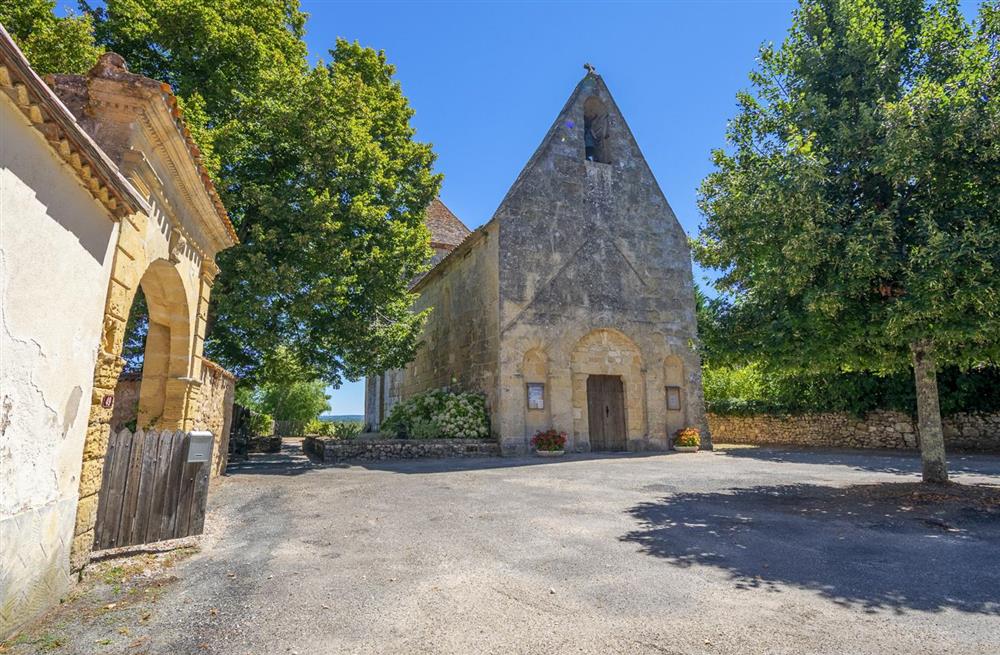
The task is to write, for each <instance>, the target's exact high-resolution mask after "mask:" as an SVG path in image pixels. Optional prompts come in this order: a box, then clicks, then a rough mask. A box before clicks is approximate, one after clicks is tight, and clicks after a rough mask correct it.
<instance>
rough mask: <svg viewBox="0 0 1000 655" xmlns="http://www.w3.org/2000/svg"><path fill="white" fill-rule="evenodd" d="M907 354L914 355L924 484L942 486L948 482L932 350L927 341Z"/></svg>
mask: <svg viewBox="0 0 1000 655" xmlns="http://www.w3.org/2000/svg"><path fill="white" fill-rule="evenodd" d="M910 350H911V351H912V352H913V378H914V381H915V383H916V387H917V432H918V433H919V435H920V458H921V459H922V460H923V465H924V482H934V483H938V484H944V483H946V482H948V464H947V462H945V457H944V432H943V431H942V429H941V406H940V405H939V404H938V387H937V369H936V364H935V361H934V348H933V345H932V344H931V342H929V341H916V342H914V343H913V344H911V346H910Z"/></svg>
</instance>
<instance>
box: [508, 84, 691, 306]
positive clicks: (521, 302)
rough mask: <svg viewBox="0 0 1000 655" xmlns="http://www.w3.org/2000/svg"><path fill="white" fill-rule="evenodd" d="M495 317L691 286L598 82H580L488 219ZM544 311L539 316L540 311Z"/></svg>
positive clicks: (672, 226) (658, 198)
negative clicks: (496, 239) (495, 256)
mask: <svg viewBox="0 0 1000 655" xmlns="http://www.w3.org/2000/svg"><path fill="white" fill-rule="evenodd" d="M494 220H497V221H499V223H500V258H501V260H500V292H501V302H502V309H501V314H502V323H503V324H504V325H509V324H510V323H511V322H513V321H517V320H523V321H529V322H533V321H535V320H541V321H543V322H549V320H550V315H551V314H553V310H559V311H558V312H556V313H557V314H558V313H561V314H562V315H564V316H565V310H567V309H568V308H571V307H575V308H577V309H579V310H580V311H583V312H587V311H590V310H591V309H592V310H595V311H609V310H615V311H616V312H619V313H621V312H624V313H625V314H627V315H630V316H632V317H634V318H635V319H637V320H645V319H647V318H648V317H649V316H648V313H649V309H650V306H651V305H655V304H657V303H662V302H663V300H662V299H663V298H664V297H665V296H666V297H675V298H678V299H680V297H682V296H686V295H688V294H690V293H692V287H691V281H690V275H691V273H690V257H689V254H688V250H687V239H686V236H685V234H684V232H683V230H682V229H681V227H680V225H679V223H678V222H677V220H676V218H675V217H674V214H673V212H672V211H671V209H670V206H669V204H668V203H667V200H666V198H665V197H664V196H663V193H662V192H661V191H660V188H659V185H658V184H657V182H656V180H655V178H654V177H653V175H652V172H651V171H650V169H649V166H648V165H647V164H646V161H645V159H644V158H643V156H642V152H641V151H640V150H639V146H638V144H637V143H636V141H635V138H634V137H633V135H632V133H631V131H630V130H629V128H628V125H627V123H626V122H625V119H624V117H623V116H622V114H621V112H620V111H619V109H618V106H617V105H616V104H615V102H614V99H613V98H612V97H611V94H610V92H609V91H608V89H607V86H606V85H605V83H604V81H603V80H602V79H601V78H600V77H599V76H598V75H596V74H594V73H593V72H591V73H588V75H587V76H586V77H584V79H583V80H582V81H581V82H580V83H579V84H578V85H577V87H576V88H575V89H574V91H573V93H572V95H571V96H570V98H569V100H568V101H567V103H566V105H565V106H564V107H563V109H562V111H561V112H560V114H559V116H558V117H557V119H556V120H555V122H554V123H553V125H552V127H551V128H550V129H549V131H548V133H547V134H546V136H545V138H544V139H543V141H542V144H541V145H540V146H539V148H538V149H537V151H536V152H535V154H534V155H533V156H532V157H531V159H530V160H529V162H528V164H527V165H526V166H525V168H524V170H523V171H522V172H521V174H520V175H519V176H518V179H517V181H516V182H515V183H514V185H513V186H512V187H511V190H510V191H509V192H508V194H507V197H506V198H505V199H504V201H503V203H502V204H501V206H500V208H499V209H498V210H497V213H496V215H495V217H494ZM543 317H545V318H543Z"/></svg>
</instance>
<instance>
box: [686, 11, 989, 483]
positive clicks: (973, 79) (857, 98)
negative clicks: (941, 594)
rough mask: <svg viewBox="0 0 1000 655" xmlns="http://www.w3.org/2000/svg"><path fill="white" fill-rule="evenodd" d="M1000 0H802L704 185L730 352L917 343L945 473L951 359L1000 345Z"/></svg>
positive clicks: (846, 367)
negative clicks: (963, 7) (946, 378)
mask: <svg viewBox="0 0 1000 655" xmlns="http://www.w3.org/2000/svg"><path fill="white" fill-rule="evenodd" d="M998 2H1000V0H987V1H986V2H984V3H983V5H982V6H981V9H980V18H979V21H978V25H976V26H970V25H969V24H968V23H967V22H966V21H965V19H964V18H963V17H962V14H961V12H960V10H959V7H958V2H957V0H936V1H935V2H930V3H927V2H925V0H800V4H799V8H798V10H797V11H796V12H795V17H794V20H793V24H792V28H791V30H790V32H789V34H788V37H787V38H786V39H785V41H784V42H783V43H782V45H781V46H780V47H779V48H775V47H774V46H772V45H768V46H764V47H762V48H761V51H760V59H759V68H758V70H757V71H754V72H753V73H752V74H751V82H752V84H753V86H754V93H753V94H751V93H748V92H742V93H740V94H738V96H737V102H738V105H739V114H738V115H737V117H736V118H735V119H733V120H732V121H731V122H730V123H729V127H728V130H727V140H728V141H729V145H730V148H729V150H728V151H724V150H717V151H715V152H714V153H713V158H714V161H715V165H716V170H715V172H713V173H711V174H710V175H709V176H708V177H707V178H706V179H705V181H704V182H703V184H702V186H701V191H700V197H699V205H700V208H701V210H702V212H703V214H704V215H705V218H706V222H705V225H704V227H703V228H702V230H701V233H700V235H699V238H698V241H697V243H696V247H695V257H696V258H697V259H698V261H699V262H700V263H701V264H702V265H704V266H708V267H712V268H716V269H719V270H720V271H721V276H720V278H719V279H718V281H717V283H716V287H717V288H718V289H719V290H720V291H721V292H723V294H725V295H726V296H727V297H726V299H725V300H724V303H726V306H725V307H724V308H723V311H722V312H720V313H721V315H722V316H724V317H725V328H726V332H727V333H728V334H729V337H730V342H729V344H728V345H727V347H726V349H725V350H726V351H728V355H727V356H728V357H730V358H737V359H738V358H743V360H744V361H750V360H752V359H754V355H756V354H758V353H766V357H767V361H766V362H765V363H766V364H767V366H768V367H769V368H774V369H782V368H791V369H799V370H802V371H803V372H806V373H822V372H858V371H868V372H872V373H878V374H888V373H896V372H905V371H907V370H908V369H909V368H910V365H911V362H912V363H913V370H914V381H915V383H916V389H915V391H916V397H917V398H918V399H919V407H918V410H919V411H918V425H919V429H920V433H921V439H920V447H921V455H922V459H923V470H924V480H925V481H930V482H945V481H947V471H946V466H945V458H944V439H943V436H942V432H941V417H940V409H939V407H938V388H937V383H936V379H935V371H936V369H938V367H939V366H940V365H942V364H954V365H958V366H961V367H969V366H974V365H981V364H985V363H987V362H989V361H991V360H992V361H996V360H997V359H998V358H1000V302H998V301H1000V275H998V272H1000V95H998V91H1000V86H998V85H1000V75H998V71H1000V65H998V64H1000V4H998ZM710 355H711V356H713V357H718V356H719V355H720V353H710Z"/></svg>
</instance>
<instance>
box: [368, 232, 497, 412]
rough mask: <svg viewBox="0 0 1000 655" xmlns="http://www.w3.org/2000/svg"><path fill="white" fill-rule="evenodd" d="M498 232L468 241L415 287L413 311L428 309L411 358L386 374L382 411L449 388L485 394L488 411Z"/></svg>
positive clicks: (493, 375) (493, 380)
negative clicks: (399, 367) (436, 390)
mask: <svg viewBox="0 0 1000 655" xmlns="http://www.w3.org/2000/svg"><path fill="white" fill-rule="evenodd" d="M497 285H498V278H497V230H496V227H495V226H487V227H486V228H483V231H482V233H476V234H474V235H472V236H470V237H469V242H468V243H466V244H464V245H462V246H459V247H458V248H457V249H456V250H455V251H454V253H453V254H452V255H451V259H450V260H449V261H446V262H444V264H443V265H442V266H440V267H439V268H436V269H435V270H433V271H432V272H431V273H430V274H428V276H427V277H426V278H425V279H424V280H422V281H421V282H419V283H418V285H417V290H418V292H419V294H420V297H419V299H418V301H417V302H416V303H415V305H414V310H415V311H418V312H419V311H423V310H424V309H431V310H432V311H431V313H430V315H429V317H428V319H427V324H426V325H425V327H424V331H423V334H422V337H421V339H422V343H421V345H420V347H419V348H418V350H417V354H416V357H415V358H414V360H413V361H412V362H411V363H410V364H408V365H407V366H406V368H405V369H404V370H402V371H389V372H387V373H386V375H385V381H384V386H385V395H386V402H385V411H386V412H388V411H389V409H390V408H391V407H392V405H393V404H394V403H395V402H397V401H399V400H401V399H405V398H409V397H410V396H413V395H414V394H417V393H420V392H422V391H427V390H429V389H437V388H441V387H452V388H456V389H460V390H463V391H477V392H481V393H483V394H485V395H486V404H487V407H488V408H490V410H491V412H492V409H493V408H494V407H496V386H497V348H498V343H497V324H498V311H499V301H498V286H497Z"/></svg>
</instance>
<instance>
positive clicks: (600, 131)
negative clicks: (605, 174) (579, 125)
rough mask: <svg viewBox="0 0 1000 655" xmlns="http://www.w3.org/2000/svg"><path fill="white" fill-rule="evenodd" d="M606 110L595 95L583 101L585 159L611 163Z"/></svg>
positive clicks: (608, 120)
mask: <svg viewBox="0 0 1000 655" xmlns="http://www.w3.org/2000/svg"><path fill="white" fill-rule="evenodd" d="M609 122H610V119H609V117H608V110H607V108H606V107H605V106H604V103H603V102H601V100H600V99H599V98H597V97H596V96H590V97H589V98H587V100H586V101H585V102H584V103H583V141H584V154H585V157H586V159H587V161H593V162H597V163H600V164H610V163H611V152H610V148H609V145H610V143H609V140H608V139H609V137H610V131H609Z"/></svg>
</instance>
